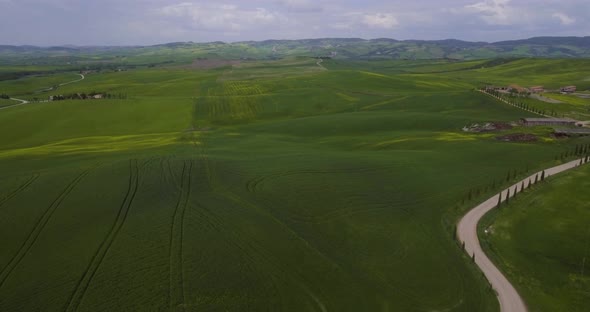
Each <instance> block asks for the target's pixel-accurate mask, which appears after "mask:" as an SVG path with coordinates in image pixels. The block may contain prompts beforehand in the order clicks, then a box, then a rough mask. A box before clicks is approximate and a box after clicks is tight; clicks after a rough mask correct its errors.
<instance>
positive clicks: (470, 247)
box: [457, 159, 585, 312]
mask: <svg viewBox="0 0 590 312" xmlns="http://www.w3.org/2000/svg"><path fill="white" fill-rule="evenodd" d="M584 163H585V161H584V159H578V160H574V161H570V162H568V163H565V164H563V165H559V166H555V167H552V168H549V169H546V170H545V177H549V176H552V175H554V174H558V173H560V172H563V171H567V170H570V169H573V168H576V167H578V166H580V165H582V164H584ZM541 175H542V171H540V172H537V173H535V174H533V175H531V176H530V177H528V178H526V179H524V180H522V181H519V182H518V183H516V184H514V185H512V186H511V187H509V188H508V189H506V190H503V191H501V192H500V194H496V195H494V196H492V197H491V198H489V199H488V200H486V201H485V202H483V203H481V204H480V205H479V206H477V207H475V208H473V209H472V210H470V211H469V212H468V213H467V214H466V215H465V216H464V217H463V218H462V219H461V221H459V225H458V226H457V237H458V239H459V241H460V242H465V251H466V252H467V254H468V255H469V256H470V257H471V256H475V263H476V264H477V266H478V267H479V268H480V269H481V270H482V272H483V273H484V274H485V276H486V277H487V279H488V281H489V282H490V284H491V285H492V287H493V288H494V290H495V291H496V293H497V295H498V300H499V301H500V311H502V312H526V311H527V308H526V305H525V304H524V301H523V300H522V298H521V297H520V295H519V294H518V292H517V291H516V289H515V288H514V286H513V285H512V284H510V282H509V281H508V279H506V277H505V276H504V275H503V274H502V272H500V270H499V269H498V268H497V267H496V266H495V265H494V264H493V263H492V261H490V259H489V258H488V257H487V256H486V255H485V253H484V252H483V250H482V248H481V245H480V244H479V238H478V237H477V224H478V223H479V220H481V218H482V217H483V216H484V215H485V214H486V213H488V212H489V211H490V210H492V209H493V208H495V207H496V206H497V205H498V199H499V196H502V202H504V201H505V200H506V195H508V194H511V195H512V196H514V195H515V194H517V193H519V192H521V191H522V188H524V186H527V185H528V186H530V185H532V183H533V180H535V177H536V181H540V177H541ZM508 192H509V193H508Z"/></svg>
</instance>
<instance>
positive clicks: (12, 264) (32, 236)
mask: <svg viewBox="0 0 590 312" xmlns="http://www.w3.org/2000/svg"><path fill="white" fill-rule="evenodd" d="M90 170H92V169H88V170H85V171H84V172H82V173H81V174H79V175H78V176H76V177H75V178H74V180H72V182H70V183H69V184H68V185H67V186H66V187H65V188H64V189H63V190H62V192H61V193H60V194H59V195H58V196H57V197H56V198H55V200H53V202H52V203H51V204H50V205H49V207H47V209H46V210H45V212H44V213H43V215H41V217H40V218H39V219H38V220H37V222H36V223H35V225H34V226H33V229H32V230H31V232H29V235H28V236H27V238H26V240H25V241H24V242H23V243H22V245H21V246H20V248H19V250H18V251H17V252H16V254H14V256H13V257H12V258H11V259H10V261H9V262H8V264H7V265H6V266H5V267H4V268H3V269H2V272H0V288H1V287H2V285H4V283H5V282H6V280H7V279H8V277H9V276H10V274H11V273H12V271H13V270H14V269H15V268H16V267H17V266H18V264H19V263H20V262H21V261H22V259H23V258H24V257H25V256H26V255H27V253H28V251H29V250H30V249H31V247H33V245H34V244H35V242H36V241H37V239H38V238H39V236H40V235H41V232H43V229H44V228H45V226H46V225H47V223H49V220H50V219H51V217H52V216H53V214H54V213H55V211H56V210H57V208H59V206H60V205H61V204H62V203H63V201H64V200H65V199H66V198H67V197H68V195H69V194H70V193H71V192H72V190H73V189H74V188H75V187H76V185H78V183H80V181H81V180H82V179H83V178H84V177H85V176H87V175H88V173H89V172H90ZM34 179H36V178H34ZM34 179H32V180H29V181H31V183H32V182H33V181H34ZM25 185H26V184H25ZM28 185H30V183H29V184H28ZM28 185H27V187H28ZM25 188H26V187H25Z"/></svg>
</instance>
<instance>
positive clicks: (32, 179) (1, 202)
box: [0, 173, 39, 207]
mask: <svg viewBox="0 0 590 312" xmlns="http://www.w3.org/2000/svg"><path fill="white" fill-rule="evenodd" d="M37 178H39V174H38V173H35V174H33V175H32V176H31V177H30V178H29V179H28V180H27V181H25V182H24V183H23V184H21V185H20V186H19V187H17V188H16V189H15V190H13V191H11V192H9V193H8V194H6V195H5V196H4V197H2V198H1V199H0V207H2V205H4V204H5V203H6V202H7V201H9V200H11V199H12V198H14V197H15V196H16V195H18V194H19V193H21V192H22V191H24V190H26V189H27V188H28V187H29V186H31V184H33V182H35V180H37Z"/></svg>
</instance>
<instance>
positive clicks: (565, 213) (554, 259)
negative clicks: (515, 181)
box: [481, 166, 590, 311]
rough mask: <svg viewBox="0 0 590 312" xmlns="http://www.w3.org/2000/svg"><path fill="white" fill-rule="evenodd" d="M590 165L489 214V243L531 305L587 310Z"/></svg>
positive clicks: (589, 298)
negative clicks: (490, 230) (589, 178)
mask: <svg viewBox="0 0 590 312" xmlns="http://www.w3.org/2000/svg"><path fill="white" fill-rule="evenodd" d="M589 175H590V167H587V166H586V167H584V168H582V169H578V170H576V171H574V172H569V173H566V174H563V175H560V176H556V177H554V178H551V179H550V180H548V183H544V184H542V185H541V186H539V187H537V188H535V189H534V190H531V191H528V192H526V193H524V194H523V195H520V196H519V197H517V199H516V200H514V201H512V202H511V203H510V205H509V206H508V207H506V208H504V209H501V210H499V211H496V212H494V213H493V214H491V215H490V216H487V217H486V219H485V220H484V222H483V224H482V228H488V227H490V226H491V229H492V232H491V233H492V234H490V235H486V234H483V233H482V234H481V236H482V237H483V238H484V241H485V246H486V247H487V248H486V249H487V250H488V251H489V253H490V254H491V255H492V256H493V258H494V260H495V261H496V262H497V263H499V264H500V267H501V268H502V269H503V270H504V271H505V272H507V273H508V276H509V278H510V279H511V280H512V281H514V282H515V283H516V286H517V288H518V289H519V291H520V292H521V293H522V295H523V296H524V297H525V300H526V302H527V305H528V306H529V307H530V308H531V311H586V309H587V307H588V305H590V295H589V294H588V288H589V287H590V278H588V272H587V258H588V255H589V252H590V247H589V246H590V245H589V240H590V232H589V231H588V222H589V221H590V212H589V211H590V210H589V209H588V208H590V204H589V202H590V201H589V200H590V195H589V193H588V191H587V190H588V187H590V181H589V180H588V176H589Z"/></svg>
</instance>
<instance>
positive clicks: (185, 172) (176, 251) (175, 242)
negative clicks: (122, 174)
mask: <svg viewBox="0 0 590 312" xmlns="http://www.w3.org/2000/svg"><path fill="white" fill-rule="evenodd" d="M193 164H194V162H193V161H192V160H190V161H188V160H187V161H185V162H184V164H183V167H182V174H181V182H180V194H179V195H178V201H177V203H176V207H175V209H174V214H173V216H172V227H171V228H170V254H169V258H170V285H169V307H170V309H171V310H174V309H175V307H177V306H179V305H182V304H184V302H185V296H184V272H183V260H182V258H183V253H182V245H183V236H184V216H185V212H186V208H187V206H188V203H189V199H190V195H191V176H192V170H193Z"/></svg>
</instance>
